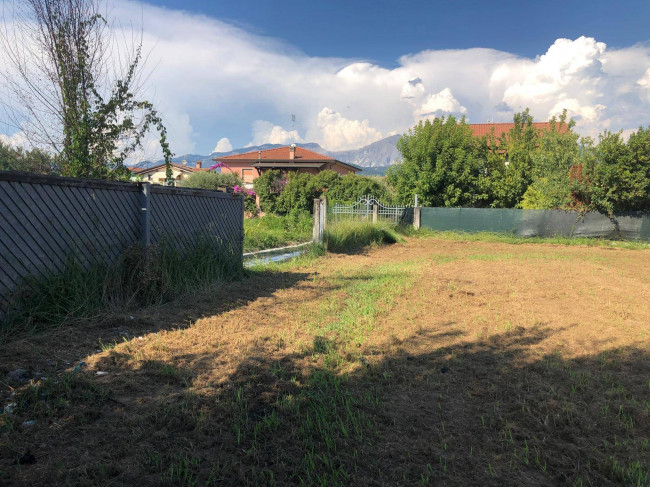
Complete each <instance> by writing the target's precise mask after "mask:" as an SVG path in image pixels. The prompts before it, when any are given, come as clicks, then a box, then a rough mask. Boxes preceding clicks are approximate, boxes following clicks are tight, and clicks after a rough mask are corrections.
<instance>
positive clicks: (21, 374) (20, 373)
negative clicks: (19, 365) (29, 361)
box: [7, 369, 28, 384]
mask: <svg viewBox="0 0 650 487" xmlns="http://www.w3.org/2000/svg"><path fill="white" fill-rule="evenodd" d="M27 377H28V374H27V371H26V370H24V369H16V370H12V371H11V372H9V373H8V374H7V380H8V381H9V382H10V383H13V384H21V383H23V382H25V381H26V380H27Z"/></svg>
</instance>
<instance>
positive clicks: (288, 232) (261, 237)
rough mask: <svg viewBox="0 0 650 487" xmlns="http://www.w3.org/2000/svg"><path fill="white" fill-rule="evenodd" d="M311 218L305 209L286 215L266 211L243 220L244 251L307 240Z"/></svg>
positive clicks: (310, 233) (310, 230)
mask: <svg viewBox="0 0 650 487" xmlns="http://www.w3.org/2000/svg"><path fill="white" fill-rule="evenodd" d="M312 229H313V219H312V217H311V215H310V214H309V213H308V212H306V211H299V210H294V211H292V212H290V213H289V214H287V215H286V216H277V215H273V214H270V213H267V214H266V215H265V216H263V217H258V218H247V219H245V220H244V251H245V252H250V251H253V250H263V249H272V248H276V247H282V246H285V245H291V244H297V243H303V242H307V241H309V240H310V239H311V236H312Z"/></svg>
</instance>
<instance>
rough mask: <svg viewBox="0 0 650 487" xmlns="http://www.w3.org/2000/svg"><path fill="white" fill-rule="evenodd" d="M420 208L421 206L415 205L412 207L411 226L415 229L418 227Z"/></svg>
mask: <svg viewBox="0 0 650 487" xmlns="http://www.w3.org/2000/svg"><path fill="white" fill-rule="evenodd" d="M421 209H422V207H421V206H416V207H415V208H413V228H415V229H416V230H419V229H420V225H421V224H420V221H421V220H420V210H421Z"/></svg>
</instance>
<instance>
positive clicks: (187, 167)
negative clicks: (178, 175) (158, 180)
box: [127, 162, 210, 174]
mask: <svg viewBox="0 0 650 487" xmlns="http://www.w3.org/2000/svg"><path fill="white" fill-rule="evenodd" d="M164 165H165V163H164V162H162V163H160V164H156V165H155V166H149V167H133V166H127V167H128V168H129V169H130V170H131V172H133V173H135V174H140V173H141V172H149V171H154V170H155V169H158V168H159V167H161V166H164ZM172 167H175V168H177V169H184V170H186V171H189V172H202V171H209V170H210V168H209V167H196V164H187V165H185V164H177V163H175V162H172ZM154 172H155V171H154Z"/></svg>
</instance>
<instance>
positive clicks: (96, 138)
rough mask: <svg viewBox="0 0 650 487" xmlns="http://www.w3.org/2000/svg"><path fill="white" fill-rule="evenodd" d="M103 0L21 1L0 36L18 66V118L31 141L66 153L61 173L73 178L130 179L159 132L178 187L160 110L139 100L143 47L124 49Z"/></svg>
mask: <svg viewBox="0 0 650 487" xmlns="http://www.w3.org/2000/svg"><path fill="white" fill-rule="evenodd" d="M100 1H101V0H17V1H16V3H14V9H13V11H12V14H13V16H12V19H11V21H10V22H6V23H5V25H6V26H7V25H11V26H13V28H9V27H6V28H5V30H4V31H3V32H2V35H1V36H0V39H1V41H2V48H4V50H5V52H6V54H7V57H8V59H9V61H10V64H11V66H12V68H13V72H12V73H11V74H8V75H7V78H6V80H7V84H8V87H9V88H10V90H11V92H12V93H13V95H14V98H15V99H16V100H17V102H18V103H19V104H20V106H21V108H22V110H23V112H21V113H19V112H17V111H12V112H11V118H12V120H13V123H14V125H15V126H17V127H21V128H22V130H23V131H24V132H25V134H26V136H27V137H28V139H29V140H30V142H31V143H32V144H34V145H36V146H47V147H49V148H50V149H51V150H52V151H53V152H54V153H55V154H57V155H58V156H60V161H61V174H63V175H65V176H73V177H87V178H100V179H126V178H128V177H129V176H130V173H129V171H128V169H127V168H126V167H125V165H124V162H125V161H126V160H127V158H128V157H129V156H131V155H133V153H134V152H135V151H136V150H137V149H138V148H141V147H142V142H143V140H144V137H145V135H146V134H147V133H148V132H149V130H150V129H156V130H157V131H158V133H159V136H160V147H161V149H162V152H163V154H164V157H165V162H166V163H167V180H168V182H169V183H171V182H172V181H173V177H172V171H171V157H172V153H171V151H170V149H169V144H168V142H167V131H166V129H165V127H164V125H163V123H162V119H161V117H160V115H159V114H158V113H157V112H156V110H155V109H154V107H153V105H152V104H151V103H150V102H148V101H147V100H141V99H138V98H137V96H136V92H137V90H138V73H139V68H140V62H141V60H142V52H141V48H142V45H141V43H138V44H136V45H135V46H133V47H131V48H129V46H124V45H118V44H117V42H116V41H115V38H114V36H113V35H112V34H111V31H110V27H108V23H107V20H106V19H105V18H104V17H103V16H102V15H101V13H100V7H101V4H100ZM129 51H130V52H129ZM123 56H126V59H124V58H123ZM120 65H121V66H124V69H123V71H122V72H121V73H118V74H115V73H114V70H115V67H116V66H120Z"/></svg>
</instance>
